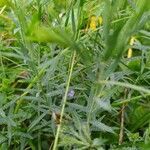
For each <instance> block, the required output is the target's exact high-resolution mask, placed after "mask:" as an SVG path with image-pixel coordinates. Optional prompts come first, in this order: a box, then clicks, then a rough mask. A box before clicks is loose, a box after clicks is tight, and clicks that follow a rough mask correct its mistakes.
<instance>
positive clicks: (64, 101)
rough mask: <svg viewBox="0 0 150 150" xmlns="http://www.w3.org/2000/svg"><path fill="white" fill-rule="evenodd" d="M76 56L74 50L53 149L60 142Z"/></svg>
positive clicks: (54, 149)
mask: <svg viewBox="0 0 150 150" xmlns="http://www.w3.org/2000/svg"><path fill="white" fill-rule="evenodd" d="M75 57H76V51H74V52H73V56H72V59H71V65H70V69H69V75H68V79H67V82H66V90H65V95H64V98H63V101H62V108H61V113H60V124H58V126H57V131H56V136H55V141H54V146H53V150H56V149H57V143H58V139H59V134H60V131H61V125H62V120H63V115H64V111H65V106H66V102H67V95H68V91H69V86H70V81H71V76H72V72H73V67H74V63H75Z"/></svg>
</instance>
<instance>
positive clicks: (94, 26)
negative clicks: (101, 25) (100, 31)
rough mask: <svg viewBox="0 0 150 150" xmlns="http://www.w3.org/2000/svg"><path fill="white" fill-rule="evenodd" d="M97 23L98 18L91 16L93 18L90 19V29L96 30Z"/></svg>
mask: <svg viewBox="0 0 150 150" xmlns="http://www.w3.org/2000/svg"><path fill="white" fill-rule="evenodd" d="M96 22H97V19H96V16H91V18H90V29H91V30H96Z"/></svg>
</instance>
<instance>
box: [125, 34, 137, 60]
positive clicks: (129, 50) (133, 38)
mask: <svg viewBox="0 0 150 150" xmlns="http://www.w3.org/2000/svg"><path fill="white" fill-rule="evenodd" d="M134 41H135V37H131V40H130V45H131V46H132V45H133V44H134ZM132 53H133V52H132V48H129V49H128V55H127V58H131V57H132Z"/></svg>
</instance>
